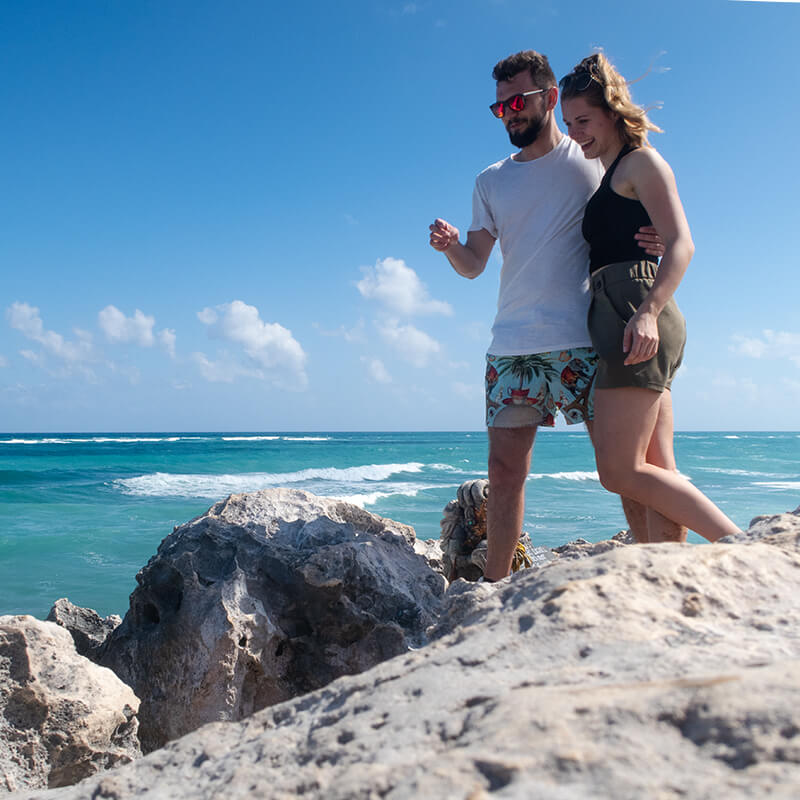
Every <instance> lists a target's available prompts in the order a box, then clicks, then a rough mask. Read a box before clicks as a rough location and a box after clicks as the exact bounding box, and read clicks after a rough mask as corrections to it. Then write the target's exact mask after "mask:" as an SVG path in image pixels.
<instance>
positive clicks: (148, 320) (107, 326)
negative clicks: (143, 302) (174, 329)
mask: <svg viewBox="0 0 800 800" xmlns="http://www.w3.org/2000/svg"><path fill="white" fill-rule="evenodd" d="M97 319H98V322H99V323H100V330H102V331H103V333H104V334H105V335H106V339H108V341H109V342H134V343H135V344H138V345H141V346H142V347H152V346H153V343H154V342H155V338H154V336H153V326H154V325H155V324H156V320H155V317H150V316H148V315H147V314H144V313H143V312H142V311H140V310H139V309H138V308H137V309H136V311H134V312H133V316H132V317H126V316H125V315H124V314H123V313H122V312H121V311H120V310H119V309H118V308H117V307H116V306H106V307H105V308H104V309H103V310H102V311H101V312H100V313H99V314H98V315H97Z"/></svg>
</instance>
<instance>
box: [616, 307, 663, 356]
mask: <svg viewBox="0 0 800 800" xmlns="http://www.w3.org/2000/svg"><path fill="white" fill-rule="evenodd" d="M622 352H623V353H627V354H628V357H627V358H626V359H625V362H624V363H625V366H630V365H631V364H640V363H641V362H642V361H649V360H650V359H651V358H652V357H653V356H654V355H655V354H656V353H657V352H658V317H657V316H656V315H655V314H650V313H646V312H644V313H640V312H639V311H637V312H636V313H635V314H634V315H633V316H632V317H631V318H630V321H629V322H628V324H627V325H626V326H625V333H624V334H623V336H622Z"/></svg>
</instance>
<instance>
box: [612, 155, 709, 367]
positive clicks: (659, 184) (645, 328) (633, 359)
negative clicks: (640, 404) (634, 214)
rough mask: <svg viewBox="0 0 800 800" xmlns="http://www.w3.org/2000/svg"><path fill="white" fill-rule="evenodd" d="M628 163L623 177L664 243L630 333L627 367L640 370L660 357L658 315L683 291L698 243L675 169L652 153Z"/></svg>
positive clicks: (625, 348) (631, 157)
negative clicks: (645, 362) (695, 239)
mask: <svg viewBox="0 0 800 800" xmlns="http://www.w3.org/2000/svg"><path fill="white" fill-rule="evenodd" d="M625 161H627V162H629V163H628V164H625V166H626V169H625V171H624V173H623V174H622V175H620V176H619V177H620V179H621V180H622V181H624V182H625V183H627V184H628V185H629V186H630V188H631V189H632V190H633V192H634V193H635V195H636V197H637V198H638V199H639V201H640V202H641V203H642V205H643V206H644V207H645V210H646V211H647V213H648V215H649V216H650V220H651V221H652V223H653V225H654V227H655V228H656V229H657V230H658V233H659V235H660V236H661V239H662V240H663V242H664V256H663V257H662V259H661V264H660V265H659V268H658V272H657V274H656V278H655V281H654V282H653V286H652V287H651V289H650V291H649V292H648V293H647V295H646V296H645V298H644V300H643V301H642V304H641V305H640V306H639V308H638V310H637V311H636V313H635V314H634V315H633V317H631V319H630V321H629V322H628V324H627V326H626V327H625V335H624V338H623V343H622V349H623V351H624V352H626V353H627V354H628V356H627V358H626V359H625V363H626V364H638V363H640V362H642V361H647V360H648V359H650V358H652V357H653V356H654V355H655V354H656V352H657V351H658V324H657V322H658V315H659V314H660V313H661V310H662V309H663V308H664V306H665V305H666V304H667V301H668V300H669V299H670V298H671V297H672V295H673V294H674V293H675V290H676V289H677V288H678V285H679V284H680V282H681V279H682V278H683V276H684V273H685V272H686V268H687V267H688V266H689V262H690V261H691V259H692V256H693V255H694V243H693V242H692V235H691V232H690V231H689V223H688V222H687V221H686V214H685V213H684V210H683V205H682V204H681V199H680V197H679V195H678V187H677V185H676V184H675V176H674V175H673V174H672V170H671V169H670V166H669V164H667V162H666V161H665V160H664V159H663V158H662V157H661V155H659V153H658V152H657V151H656V150H654V149H653V148H652V147H643V148H640V149H639V150H636V151H634V152H633V153H631V154H630V155H629V156H628V157H627V158H625V159H624V161H623V162H622V163H623V164H624V163H625ZM620 166H622V164H620ZM614 177H615V178H616V177H617V176H616V175H615V176H614ZM612 182H613V181H612Z"/></svg>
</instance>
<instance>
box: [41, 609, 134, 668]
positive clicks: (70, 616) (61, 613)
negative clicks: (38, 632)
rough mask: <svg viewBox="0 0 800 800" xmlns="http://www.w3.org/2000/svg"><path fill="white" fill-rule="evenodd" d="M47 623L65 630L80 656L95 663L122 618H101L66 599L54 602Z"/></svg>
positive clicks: (111, 616) (115, 616)
mask: <svg viewBox="0 0 800 800" xmlns="http://www.w3.org/2000/svg"><path fill="white" fill-rule="evenodd" d="M47 620H48V621H49V622H55V623H56V625H60V626H61V627H62V628H66V629H67V630H68V631H69V632H70V635H71V636H72V641H73V642H75V649H76V650H77V651H78V653H79V654H80V655H82V656H86V658H88V659H90V660H91V661H96V660H97V656H98V655H99V652H100V650H101V648H102V647H103V645H104V644H105V641H106V639H107V638H108V637H109V635H110V634H111V632H112V631H113V630H114V629H115V628H116V627H117V626H118V625H119V624H120V623H121V622H122V617H118V616H117V615H116V614H111V615H110V616H108V617H101V616H100V615H99V614H98V613H97V612H96V611H94V610H93V609H91V608H81V607H80V606H76V605H75V604H74V603H71V602H70V601H69V600H68V599H67V598H66V597H62V598H61V599H60V600H56V602H55V603H54V604H53V607H52V608H51V609H50V613H49V614H48V615H47Z"/></svg>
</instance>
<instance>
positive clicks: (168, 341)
mask: <svg viewBox="0 0 800 800" xmlns="http://www.w3.org/2000/svg"><path fill="white" fill-rule="evenodd" d="M158 341H159V342H160V343H161V346H162V347H163V348H164V350H165V351H166V352H167V354H168V355H169V357H170V358H175V331H174V330H172V328H164V329H163V330H160V331H159V332H158Z"/></svg>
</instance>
